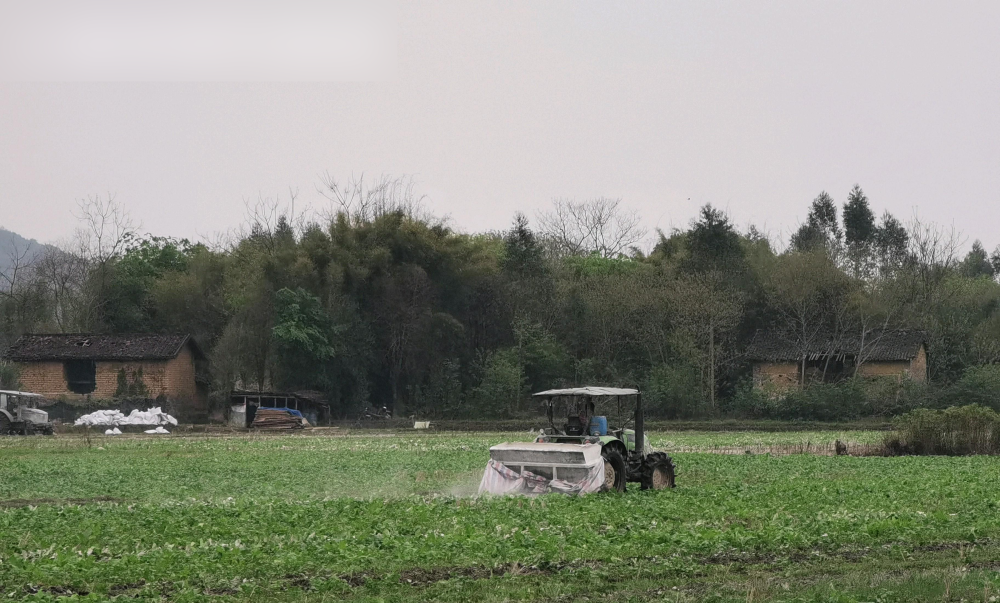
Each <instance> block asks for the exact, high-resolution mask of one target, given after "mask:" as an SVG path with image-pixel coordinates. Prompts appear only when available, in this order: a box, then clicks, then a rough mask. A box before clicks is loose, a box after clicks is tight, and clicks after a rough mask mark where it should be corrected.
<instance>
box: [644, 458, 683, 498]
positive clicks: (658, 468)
mask: <svg viewBox="0 0 1000 603" xmlns="http://www.w3.org/2000/svg"><path fill="white" fill-rule="evenodd" d="M674 476H675V471H674V461H673V460H672V459H671V458H670V455H668V454H667V453H665V452H653V453H650V454H647V455H646V458H645V460H644V461H643V466H642V479H640V482H639V483H641V484H642V489H643V490H663V489H666V488H673V487H674V485H675V484H674Z"/></svg>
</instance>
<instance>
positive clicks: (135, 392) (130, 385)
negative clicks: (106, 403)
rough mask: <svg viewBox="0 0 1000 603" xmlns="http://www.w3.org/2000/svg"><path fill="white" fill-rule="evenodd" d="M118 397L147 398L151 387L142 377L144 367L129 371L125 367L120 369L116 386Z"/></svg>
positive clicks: (116, 395)
mask: <svg viewBox="0 0 1000 603" xmlns="http://www.w3.org/2000/svg"><path fill="white" fill-rule="evenodd" d="M115 397H116V398H147V397H149V389H148V388H147V387H146V382H145V381H144V380H143V378H142V367H141V366H140V367H136V369H135V370H134V371H131V372H130V371H128V370H126V369H125V367H122V368H120V369H118V375H117V376H116V387H115Z"/></svg>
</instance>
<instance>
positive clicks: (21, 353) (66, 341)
mask: <svg viewBox="0 0 1000 603" xmlns="http://www.w3.org/2000/svg"><path fill="white" fill-rule="evenodd" d="M189 339H190V337H189V336H188V335H158V334H153V333H133V334H87V333H61V334H51V335H22V336H21V337H20V338H18V340H17V341H15V342H14V344H13V345H12V346H10V348H8V349H7V351H6V352H5V353H4V358H7V359H8V360H13V361H16V362H33V361H35V362H37V361H45V360H169V359H171V358H175V357H177V354H179V353H180V351H181V348H182V347H183V346H184V345H185V344H187V343H188V341H189ZM194 350H195V353H196V354H197V355H199V356H200V355H201V352H200V351H198V349H197V347H196V346H194Z"/></svg>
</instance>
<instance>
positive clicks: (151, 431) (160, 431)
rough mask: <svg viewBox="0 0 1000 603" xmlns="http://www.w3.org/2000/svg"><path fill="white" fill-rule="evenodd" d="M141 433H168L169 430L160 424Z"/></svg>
mask: <svg viewBox="0 0 1000 603" xmlns="http://www.w3.org/2000/svg"><path fill="white" fill-rule="evenodd" d="M143 433H170V432H169V431H167V430H166V429H164V428H163V427H162V426H160V427H157V428H156V429H147V430H146V431H144V432H143Z"/></svg>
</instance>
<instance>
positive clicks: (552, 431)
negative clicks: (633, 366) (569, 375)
mask: <svg viewBox="0 0 1000 603" xmlns="http://www.w3.org/2000/svg"><path fill="white" fill-rule="evenodd" d="M534 397H535V398H540V399H541V400H542V401H543V402H544V404H545V408H546V415H547V417H548V420H549V428H547V429H544V430H543V431H542V433H540V434H539V435H538V437H536V438H535V441H534V442H523V443H514V442H505V443H503V444H498V445H496V446H493V447H491V448H490V459H491V461H490V465H489V466H488V467H487V470H486V474H484V476H483V482H482V484H481V485H480V491H481V492H492V493H506V492H512V491H515V490H520V491H524V492H532V493H539V492H548V491H562V492H567V493H584V492H588V491H595V489H596V490H603V491H616V492H624V491H625V488H626V483H627V482H637V483H639V484H640V486H641V488H642V489H643V490H647V489H654V490H660V489H664V488H673V487H674V463H673V460H671V458H670V456H669V455H668V454H666V453H665V452H657V451H654V450H653V449H652V447H650V445H649V444H648V442H647V441H646V437H645V435H646V434H645V431H644V425H643V411H642V394H641V393H640V392H639V390H637V389H623V388H612V387H575V388H569V389H552V390H547V391H543V392H538V393H537V394H535V395H534ZM557 409H560V410H562V409H565V411H566V417H567V418H566V422H565V424H563V425H562V426H561V427H556V425H555V413H556V410H557ZM598 409H600V410H602V411H617V412H616V413H615V416H614V419H615V420H616V425H615V426H612V427H609V425H608V417H607V415H606V414H597V413H598ZM630 423H631V424H632V428H629V424H630ZM491 471H492V473H491ZM599 471H603V473H602V474H598V473H597V472H599Z"/></svg>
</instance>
